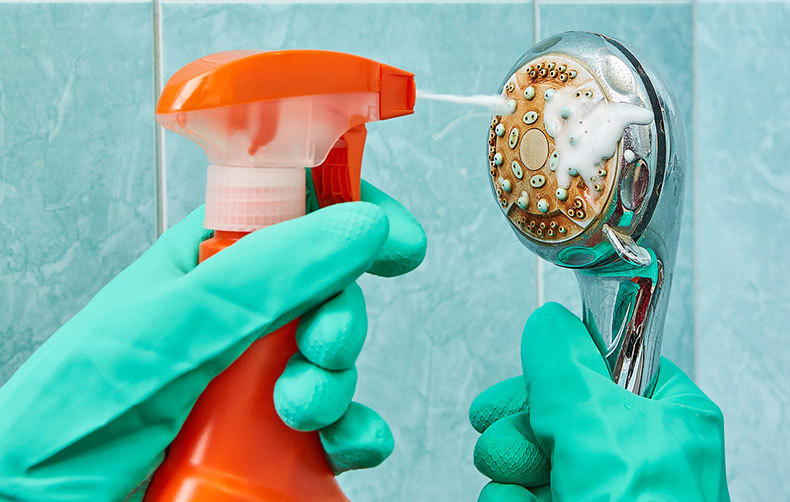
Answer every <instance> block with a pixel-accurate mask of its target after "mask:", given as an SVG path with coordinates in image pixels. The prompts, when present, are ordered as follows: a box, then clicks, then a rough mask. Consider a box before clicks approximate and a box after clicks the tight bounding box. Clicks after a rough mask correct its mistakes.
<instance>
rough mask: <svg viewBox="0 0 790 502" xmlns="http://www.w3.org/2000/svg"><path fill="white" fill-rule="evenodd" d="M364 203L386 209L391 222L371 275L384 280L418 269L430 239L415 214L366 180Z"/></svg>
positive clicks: (363, 190) (371, 268)
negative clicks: (387, 235)
mask: <svg viewBox="0 0 790 502" xmlns="http://www.w3.org/2000/svg"><path fill="white" fill-rule="evenodd" d="M362 200H363V201H366V202H370V203H372V204H375V205H377V206H378V207H380V208H381V209H382V210H384V213H385V214H386V215H387V219H389V223H390V233H389V237H388V238H387V241H386V242H385V243H384V246H383V247H382V248H381V251H380V252H379V255H378V257H377V258H376V261H375V262H373V265H372V266H371V267H370V268H369V269H368V272H370V273H371V274H373V275H378V276H382V277H395V276H398V275H403V274H405V273H407V272H410V271H412V270H414V269H415V268H417V266H419V264H420V263H422V260H423V259H424V258H425V252H426V248H427V240H426V237H425V231H424V230H423V228H422V225H420V223H419V222H418V221H417V219H416V218H415V217H414V215H412V214H411V212H409V210H408V209H406V208H405V207H403V205H402V204H401V203H400V202H398V201H396V200H395V199H393V198H392V197H390V196H389V195H387V194H386V193H384V192H382V191H381V190H379V189H378V188H376V187H374V186H373V185H371V184H370V183H368V182H367V181H364V180H363V181H362Z"/></svg>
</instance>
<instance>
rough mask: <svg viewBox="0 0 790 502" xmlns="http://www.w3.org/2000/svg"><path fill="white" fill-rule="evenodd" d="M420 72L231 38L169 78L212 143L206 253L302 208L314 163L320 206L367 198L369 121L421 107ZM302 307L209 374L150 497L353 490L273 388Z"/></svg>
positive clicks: (166, 114)
mask: <svg viewBox="0 0 790 502" xmlns="http://www.w3.org/2000/svg"><path fill="white" fill-rule="evenodd" d="M414 100H415V86H414V76H413V75H412V74H411V73H408V72H405V71H403V70H400V69H398V68H394V67H392V66H388V65H385V64H381V63H378V62H376V61H372V60H370V59H365V58H361V57H358V56H352V55H349V54H342V53H337V52H326V51H276V52H259V51H229V52H221V53H217V54H213V55H211V56H206V57H204V58H201V59H198V60H197V61H194V62H192V63H190V64H188V65H187V66H185V67H184V68H182V69H181V70H179V71H178V72H176V73H175V74H174V75H173V76H172V77H171V78H170V80H169V81H168V82H167V85H166V86H165V88H164V89H163V91H162V95H161V96H160V98H159V103H158V104H157V109H156V117H157V120H158V121H159V122H160V123H161V124H162V126H164V127H165V128H167V129H169V130H171V131H174V132H176V133H178V134H181V135H183V136H186V137H188V138H190V139H191V140H193V141H194V142H195V143H197V144H198V145H200V146H201V147H202V148H203V149H204V150H205V152H206V156H207V158H208V162H209V168H208V169H209V171H208V177H207V184H206V185H207V186H206V217H205V223H204V225H205V227H206V228H210V229H213V230H214V237H213V238H211V239H209V240H207V241H205V242H203V243H202V244H201V245H200V250H199V258H198V260H199V261H202V260H205V259H207V258H209V257H210V256H212V255H213V254H215V253H217V252H219V251H221V250H222V249H224V248H225V247H227V246H229V245H231V244H233V243H234V242H235V241H237V240H238V239H240V238H241V237H243V236H244V235H246V234H247V233H249V232H252V231H255V230H258V229H260V228H263V227H266V226H269V225H273V224H276V223H278V222H280V221H284V220H287V219H290V218H296V217H298V216H301V215H303V214H304V213H305V169H304V168H305V167H313V169H312V170H311V173H312V177H313V183H314V187H315V191H316V195H317V198H318V201H319V203H320V204H321V205H322V206H325V205H329V204H334V203H338V202H347V201H353V200H359V197H360V168H361V163H362V152H363V149H364V145H365V136H366V129H365V124H366V123H367V122H371V121H375V120H382V119H388V118H392V117H398V116H401V115H407V114H410V113H412V112H413V110H414ZM297 323H298V319H297V320H295V321H293V322H291V323H289V324H288V325H286V326H284V327H282V328H280V329H278V330H277V331H275V332H273V333H270V334H268V335H266V336H264V337H263V338H261V339H259V340H258V341H256V342H255V343H253V344H252V346H250V348H249V349H247V351H246V352H245V353H244V354H243V355H242V356H241V357H240V358H239V359H238V360H237V361H236V362H234V363H233V364H232V365H231V366H229V367H228V368H227V369H226V370H225V371H224V372H223V373H221V374H220V375H219V376H217V377H216V378H215V379H214V380H213V381H212V382H211V383H210V384H209V386H208V387H207V388H206V390H205V391H204V392H203V394H202V395H201V397H200V398H199V399H198V401H197V403H196V404H195V406H194V408H193V409H192V411H191V413H190V415H189V417H188V418H187V421H186V422H185V423H184V425H183V427H182V428H181V431H180V432H179V434H178V436H177V437H176V439H175V440H174V441H173V443H172V444H171V446H170V448H169V450H168V453H167V456H166V458H165V461H164V462H163V463H162V465H161V466H160V467H159V469H158V470H157V472H156V473H155V474H154V477H153V479H152V481H151V484H150V486H149V488H148V491H147V493H146V497H145V500H146V502H187V501H189V502H209V501H210V502H231V501H233V502H274V501H278V502H297V501H299V502H307V501H310V502H312V501H322V502H335V501H346V500H347V498H346V497H345V495H344V494H343V492H342V491H341V490H340V487H339V486H338V484H337V482H336V481H335V477H334V474H333V473H332V471H331V469H330V467H329V465H328V463H327V461H326V458H325V456H324V451H323V448H322V446H321V443H320V440H319V438H318V434H317V433H315V432H312V433H306V432H300V431H295V430H293V429H290V428H289V427H288V426H286V425H285V424H284V423H283V422H282V421H281V420H280V418H279V416H278V415H277V413H276V411H275V409H274V402H273V397H272V393H273V389H274V383H275V381H276V379H277V378H278V377H279V376H280V374H281V373H282V370H283V369H284V368H285V364H286V363H287V361H288V359H289V358H290V357H291V356H292V355H293V354H294V353H295V352H296V350H297V349H296V341H295V330H296V325H297Z"/></svg>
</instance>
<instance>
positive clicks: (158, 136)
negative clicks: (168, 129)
mask: <svg viewBox="0 0 790 502" xmlns="http://www.w3.org/2000/svg"><path fill="white" fill-rule="evenodd" d="M151 5H152V16H153V28H154V33H153V37H154V54H153V56H154V57H153V64H154V103H156V100H157V99H159V94H160V93H161V92H162V19H161V18H162V15H161V14H162V9H161V4H160V2H159V0H153V1H152V2H151ZM154 128H155V129H154V158H155V170H154V171H155V176H156V181H155V183H154V192H155V197H156V237H157V238H158V237H159V236H160V235H162V233H163V232H164V231H165V230H166V229H167V176H166V166H165V158H164V135H163V131H162V126H160V125H159V123H158V122H156V121H155V122H154Z"/></svg>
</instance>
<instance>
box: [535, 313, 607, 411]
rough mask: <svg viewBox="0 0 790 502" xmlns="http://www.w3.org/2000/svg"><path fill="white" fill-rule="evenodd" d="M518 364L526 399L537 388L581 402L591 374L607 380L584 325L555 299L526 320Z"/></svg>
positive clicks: (588, 393) (587, 393) (587, 389)
mask: <svg viewBox="0 0 790 502" xmlns="http://www.w3.org/2000/svg"><path fill="white" fill-rule="evenodd" d="M521 364H522V368H523V370H524V382H525V383H526V388H527V392H528V393H529V395H530V401H533V400H534V396H535V393H536V392H537V389H540V390H541V391H545V392H546V393H553V395H558V394H561V395H562V396H563V399H565V400H569V401H570V400H576V402H583V401H584V400H587V399H589V396H590V393H591V389H590V385H589V382H588V380H589V379H590V378H591V377H592V378H594V379H595V380H599V379H600V378H605V379H607V380H609V381H611V377H610V376H609V370H608V369H607V367H606V364H605V363H604V360H603V357H602V356H601V353H600V352H599V351H598V348H597V347H596V346H595V342H593V339H592V337H591V336H590V334H589V332H588V331H587V328H586V327H585V326H584V324H583V323H582V321H581V320H580V319H579V318H578V317H576V316H575V315H573V313H571V312H570V311H569V310H568V309H566V308H565V307H563V306H562V305H560V304H558V303H547V304H545V305H543V306H542V307H540V308H538V309H537V310H535V312H533V313H532V315H531V316H530V317H529V319H528V320H527V324H526V326H525V327H524V335H523V337H522V338H521Z"/></svg>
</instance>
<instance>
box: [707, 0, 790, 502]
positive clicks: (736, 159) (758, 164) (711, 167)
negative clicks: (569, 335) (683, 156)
mask: <svg viewBox="0 0 790 502" xmlns="http://www.w3.org/2000/svg"><path fill="white" fill-rule="evenodd" d="M788 22H790V3H775V2H773V3H751V4H732V3H729V2H728V3H723V4H710V3H704V4H700V5H699V7H698V12H697V25H696V29H697V61H698V62H699V70H698V73H697V88H696V96H697V108H698V112H697V113H698V120H697V124H698V127H697V138H698V141H699V144H698V145H699V147H698V148H699V149H698V162H699V169H698V173H699V184H698V188H697V197H698V200H697V206H698V223H699V224H698V237H697V241H696V249H697V270H698V288H699V296H698V302H699V305H698V309H699V311H698V312H699V313H698V316H699V318H698V326H699V331H698V333H697V340H698V341H697V347H698V348H697V374H698V375H699V380H700V383H701V386H702V388H703V390H704V391H705V392H706V393H708V395H709V396H710V397H711V398H712V399H713V400H714V401H716V402H717V403H718V404H719V406H720V407H721V408H722V410H723V411H724V423H725V437H726V443H727V474H728V479H729V485H730V491H731V494H732V498H733V500H776V499H782V498H787V494H788V493H790V478H788V476H787V466H788V463H787V452H788V451H790V364H788V361H790V344H788V341H787V340H788V338H787V335H788V319H790V288H789V287H788V286H787V278H788V277H790V264H789V263H788V261H787V252H786V247H787V235H788V234H790V218H788V210H787V200H788V198H790V171H788V169H787V166H788V160H787V156H788V153H789V152H790V136H788V131H790V97H788V90H787V81H788V79H790V64H788V54H790V31H788V29H787V27H788Z"/></svg>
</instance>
